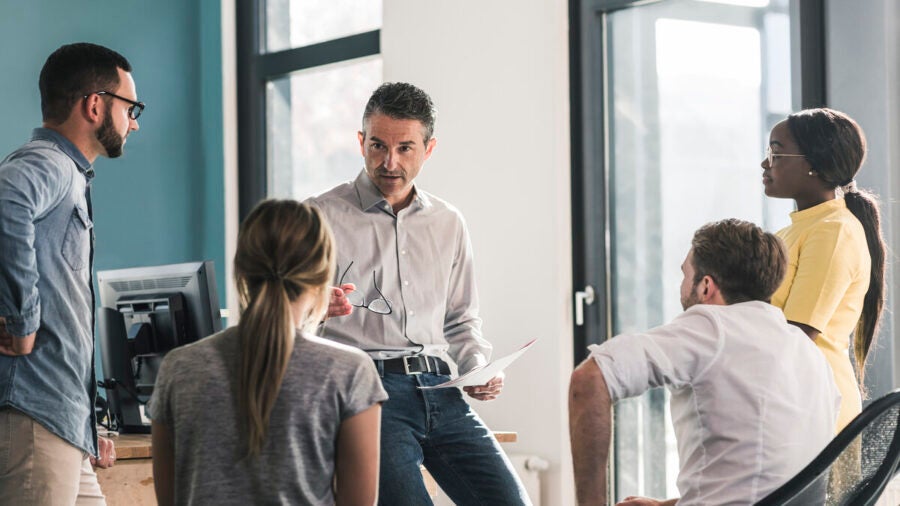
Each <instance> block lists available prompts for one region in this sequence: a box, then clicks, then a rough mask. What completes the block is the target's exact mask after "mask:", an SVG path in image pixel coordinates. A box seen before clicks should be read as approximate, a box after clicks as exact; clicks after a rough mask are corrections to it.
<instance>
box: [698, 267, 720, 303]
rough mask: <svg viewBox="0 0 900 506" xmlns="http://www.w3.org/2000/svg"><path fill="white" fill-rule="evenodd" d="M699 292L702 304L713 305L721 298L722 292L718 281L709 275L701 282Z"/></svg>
mask: <svg viewBox="0 0 900 506" xmlns="http://www.w3.org/2000/svg"><path fill="white" fill-rule="evenodd" d="M697 290H698V292H699V293H698V295H699V297H700V302H701V303H702V304H712V303H714V301H716V300H718V299H719V298H720V296H721V292H720V291H719V284H718V283H716V280H715V279H713V277H712V276H710V275H708V274H707V275H706V276H703V279H701V280H700V283H698V287H697Z"/></svg>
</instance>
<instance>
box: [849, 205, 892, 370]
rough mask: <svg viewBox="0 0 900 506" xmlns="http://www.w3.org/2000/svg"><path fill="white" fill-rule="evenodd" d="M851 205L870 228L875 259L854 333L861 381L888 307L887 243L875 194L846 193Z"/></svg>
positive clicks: (855, 355)
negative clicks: (884, 311) (885, 300)
mask: <svg viewBox="0 0 900 506" xmlns="http://www.w3.org/2000/svg"><path fill="white" fill-rule="evenodd" d="M844 200H845V201H846V202H847V209H849V210H850V212H851V213H853V215H854V216H856V218H857V219H858V220H859V222H860V223H862V226H863V230H865V231H866V243H867V244H868V245H869V256H870V257H871V259H872V270H871V273H870V274H869V291H867V292H866V297H865V299H863V310H862V315H861V316H860V318H859V323H858V324H857V325H856V331H855V332H854V336H853V356H854V358H856V376H857V378H859V384H860V385H862V384H863V379H864V378H865V369H866V357H867V356H868V354H869V350H870V349H871V347H872V342H873V341H874V340H875V336H876V335H877V333H878V324H879V322H880V320H881V313H882V310H883V309H884V299H885V287H884V278H885V256H886V251H887V246H886V245H885V243H884V237H883V236H882V235H881V211H879V209H878V201H877V200H876V199H875V196H874V195H872V194H871V193H869V192H867V191H865V190H855V191H853V192H851V193H847V194H846V195H844Z"/></svg>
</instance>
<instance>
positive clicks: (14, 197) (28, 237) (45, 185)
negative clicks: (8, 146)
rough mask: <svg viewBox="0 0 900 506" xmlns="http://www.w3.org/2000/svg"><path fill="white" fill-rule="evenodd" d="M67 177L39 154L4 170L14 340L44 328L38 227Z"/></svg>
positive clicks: (2, 244)
mask: <svg viewBox="0 0 900 506" xmlns="http://www.w3.org/2000/svg"><path fill="white" fill-rule="evenodd" d="M63 178H64V176H62V173H61V172H60V171H58V170H55V169H54V167H53V166H52V164H51V162H50V161H49V160H48V159H47V158H45V157H43V156H41V155H40V153H38V152H29V153H27V154H25V155H23V156H21V157H11V158H9V159H7V160H6V161H4V163H3V164H2V165H0V258H2V259H3V261H2V262H0V316H2V317H3V318H5V319H6V330H7V332H9V333H10V334H12V335H14V336H19V337H21V336H26V335H29V334H31V333H33V332H36V331H37V329H38V326H39V325H40V319H41V301H40V295H39V294H38V289H37V282H38V271H37V258H36V256H35V249H34V222H35V220H36V219H39V218H40V217H41V216H42V214H43V213H44V212H46V211H47V210H48V209H49V208H51V207H52V205H54V203H55V202H56V201H57V200H58V199H59V197H60V194H61V190H62V188H63V185H64V184H65V182H64V181H62V179H63Z"/></svg>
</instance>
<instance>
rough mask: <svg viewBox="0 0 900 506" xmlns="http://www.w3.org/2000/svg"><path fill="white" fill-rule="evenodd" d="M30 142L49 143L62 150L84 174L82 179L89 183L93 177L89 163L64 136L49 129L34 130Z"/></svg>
mask: <svg viewBox="0 0 900 506" xmlns="http://www.w3.org/2000/svg"><path fill="white" fill-rule="evenodd" d="M31 140H33V141H50V142H52V143H54V144H56V145H57V146H59V149H61V150H62V152H63V153H65V154H66V155H67V156H68V157H69V158H71V159H72V161H73V162H75V165H76V166H78V170H79V171H81V173H82V174H84V177H86V178H87V179H88V181H90V180H91V179H93V177H94V168H93V167H91V162H89V161H88V160H87V158H85V157H84V155H83V154H82V153H81V150H80V149H78V148H77V147H75V145H74V144H72V141H70V140H69V139H67V138H66V137H65V136H64V135H62V134H61V133H59V132H57V131H56V130H52V129H50V128H35V129H34V130H33V131H32V132H31Z"/></svg>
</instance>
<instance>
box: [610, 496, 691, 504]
mask: <svg viewBox="0 0 900 506" xmlns="http://www.w3.org/2000/svg"><path fill="white" fill-rule="evenodd" d="M676 501H678V499H668V500H665V501H659V500H657V499H651V498H649V497H638V496H633V495H630V496H628V497H626V498H625V499H624V500H623V501H622V502H619V503H616V506H675V503H676Z"/></svg>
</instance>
